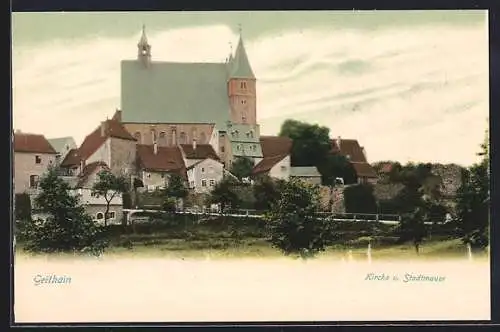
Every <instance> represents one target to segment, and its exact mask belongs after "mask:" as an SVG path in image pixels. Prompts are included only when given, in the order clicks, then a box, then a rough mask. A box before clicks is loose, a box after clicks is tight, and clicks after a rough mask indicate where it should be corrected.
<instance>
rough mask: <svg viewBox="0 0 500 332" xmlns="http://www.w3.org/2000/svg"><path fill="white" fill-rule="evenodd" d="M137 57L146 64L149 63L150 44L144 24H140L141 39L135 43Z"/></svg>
mask: <svg viewBox="0 0 500 332" xmlns="http://www.w3.org/2000/svg"><path fill="white" fill-rule="evenodd" d="M137 58H138V59H140V60H142V61H145V63H146V64H149V62H150V60H151V45H149V43H148V37H147V36H146V25H145V24H143V25H142V34H141V39H139V42H138V43H137Z"/></svg>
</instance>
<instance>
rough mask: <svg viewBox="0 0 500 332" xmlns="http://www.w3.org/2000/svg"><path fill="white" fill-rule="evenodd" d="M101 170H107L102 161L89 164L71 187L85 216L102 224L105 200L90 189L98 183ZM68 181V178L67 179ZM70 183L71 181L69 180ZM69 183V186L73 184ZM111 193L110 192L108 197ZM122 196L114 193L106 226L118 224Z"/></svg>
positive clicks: (121, 214)
mask: <svg viewBox="0 0 500 332" xmlns="http://www.w3.org/2000/svg"><path fill="white" fill-rule="evenodd" d="M102 170H109V167H108V165H106V163H104V162H102V161H95V162H91V163H89V164H87V165H85V167H84V168H83V172H81V173H80V174H79V175H78V177H76V178H75V180H76V183H75V184H74V185H73V186H72V187H73V188H74V192H75V194H78V195H79V196H80V201H81V202H82V204H83V205H84V207H85V211H86V212H87V214H89V215H90V216H92V218H94V220H96V221H97V222H99V223H103V222H104V213H105V212H106V200H105V199H104V197H100V196H99V195H97V194H94V193H93V192H92V187H93V186H94V184H95V183H96V182H97V181H98V174H99V172H100V171H102ZM67 180H70V178H67ZM70 181H71V180H70ZM73 183H74V182H73ZM73 183H71V182H70V185H71V184H73ZM112 194H113V193H112V192H110V194H109V196H111V195H112ZM122 208H123V196H122V194H121V193H114V196H113V198H112V199H111V201H110V205H109V212H108V213H109V214H108V225H109V224H120V223H121V221H122V216H123V210H122Z"/></svg>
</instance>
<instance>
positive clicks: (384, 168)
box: [380, 163, 392, 173]
mask: <svg viewBox="0 0 500 332" xmlns="http://www.w3.org/2000/svg"><path fill="white" fill-rule="evenodd" d="M391 171H392V164H391V163H385V164H383V165H382V167H380V172H381V173H390V172H391Z"/></svg>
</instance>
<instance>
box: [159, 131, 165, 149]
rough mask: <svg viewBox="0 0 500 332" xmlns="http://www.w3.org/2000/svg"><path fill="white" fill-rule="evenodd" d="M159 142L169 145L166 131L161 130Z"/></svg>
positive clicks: (162, 144)
mask: <svg viewBox="0 0 500 332" xmlns="http://www.w3.org/2000/svg"><path fill="white" fill-rule="evenodd" d="M158 144H159V145H161V146H166V145H167V135H166V133H165V132H164V131H162V132H160V136H159V137H158Z"/></svg>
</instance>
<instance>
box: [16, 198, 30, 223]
mask: <svg viewBox="0 0 500 332" xmlns="http://www.w3.org/2000/svg"><path fill="white" fill-rule="evenodd" d="M14 208H15V216H16V218H15V220H16V221H29V220H31V199H30V196H29V195H28V194H27V193H22V194H16V204H15V206H14Z"/></svg>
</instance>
